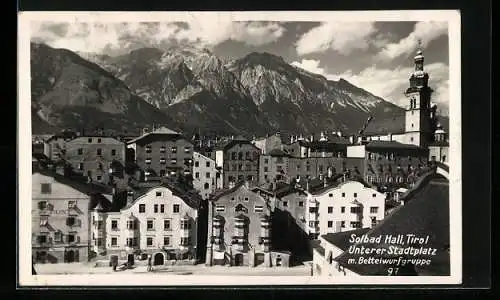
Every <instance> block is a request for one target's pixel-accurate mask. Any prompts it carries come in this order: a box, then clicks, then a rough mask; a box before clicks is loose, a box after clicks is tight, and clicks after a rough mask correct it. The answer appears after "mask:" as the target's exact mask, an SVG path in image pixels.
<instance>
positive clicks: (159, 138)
mask: <svg viewBox="0 0 500 300" xmlns="http://www.w3.org/2000/svg"><path fill="white" fill-rule="evenodd" d="M127 151H128V152H130V153H133V155H132V154H130V155H129V156H131V157H134V160H135V164H136V165H137V166H138V167H139V169H140V170H142V171H143V172H144V178H143V179H145V180H147V178H148V177H176V176H179V175H186V174H191V172H192V167H193V166H192V163H193V151H194V150H193V144H192V143H191V142H190V141H189V140H188V139H186V138H185V137H183V136H182V135H181V134H179V133H177V132H175V131H172V130H170V129H167V128H164V127H162V128H159V129H156V130H155V131H152V132H149V133H146V134H144V135H142V136H140V137H138V138H136V139H133V140H131V141H129V142H128V144H127Z"/></svg>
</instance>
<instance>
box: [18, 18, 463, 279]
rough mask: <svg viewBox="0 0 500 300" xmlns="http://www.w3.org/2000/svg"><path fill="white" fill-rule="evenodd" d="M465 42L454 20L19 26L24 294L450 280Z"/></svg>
mask: <svg viewBox="0 0 500 300" xmlns="http://www.w3.org/2000/svg"><path fill="white" fill-rule="evenodd" d="M460 42H461V40H460V13H459V12H458V11H376V12H375V11H370V12H368V11H366V12H361V11H358V12H349V11H345V12H340V11H335V12H327V11H323V12H311V11H308V12H299V11H297V12H290V11H288V12H278V11H275V12H154V13H152V12H150V13H146V12H141V13H139V12H137V13H133V12H22V13H20V14H19V46H18V49H19V50H18V51H19V73H18V76H19V83H20V84H19V98H18V103H19V112H18V113H19V116H20V118H19V120H20V122H19V127H18V128H19V149H21V150H20V151H19V162H18V163H19V168H18V169H19V199H18V216H19V218H18V219H19V227H18V228H19V230H18V232H19V236H18V253H19V256H18V276H19V277H18V279H19V286H21V287H23V286H30V287H33V286H112V285H120V286H159V287H169V286H178V285H182V286H200V285H203V286H212V285H216V286H224V285H252V286H258V285H305V284H307V285H309V284H315V285H326V286H328V285H339V284H350V285H357V284H359V285H363V284H386V285H387V284H389V285H397V284H415V285H419V284H459V283H461V281H462V266H461V261H462V211H461V207H462V202H461V201H462V198H461V119H460V116H461V112H460V107H461V94H460V88H461V83H460V76H461V75H460V72H461V66H460V47H461V46H460ZM30 142H31V144H30ZM30 161H31V163H30Z"/></svg>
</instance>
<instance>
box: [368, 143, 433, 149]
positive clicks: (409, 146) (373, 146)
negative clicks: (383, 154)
mask: <svg viewBox="0 0 500 300" xmlns="http://www.w3.org/2000/svg"><path fill="white" fill-rule="evenodd" d="M366 149H367V150H397V149H409V150H421V151H424V150H427V149H425V148H422V147H419V146H417V145H412V144H403V143H400V142H396V141H371V142H369V143H368V144H366Z"/></svg>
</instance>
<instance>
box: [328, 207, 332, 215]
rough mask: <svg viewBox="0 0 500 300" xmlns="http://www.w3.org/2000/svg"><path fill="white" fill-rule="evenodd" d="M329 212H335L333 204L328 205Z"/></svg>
mask: <svg viewBox="0 0 500 300" xmlns="http://www.w3.org/2000/svg"><path fill="white" fill-rule="evenodd" d="M328 213H329V214H332V213H333V206H328Z"/></svg>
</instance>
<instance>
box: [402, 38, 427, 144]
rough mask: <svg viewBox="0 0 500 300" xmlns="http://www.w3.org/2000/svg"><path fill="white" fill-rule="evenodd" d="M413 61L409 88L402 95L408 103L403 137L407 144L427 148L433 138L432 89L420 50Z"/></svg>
mask: <svg viewBox="0 0 500 300" xmlns="http://www.w3.org/2000/svg"><path fill="white" fill-rule="evenodd" d="M419 44H420V42H419ZM419 48H420V47H419ZM414 61H415V70H414V71H413V73H412V74H411V75H410V87H408V88H407V89H406V91H405V93H404V94H405V96H406V97H407V99H408V101H409V105H408V107H407V109H406V116H405V137H406V143H407V144H413V145H417V146H420V147H427V145H428V144H429V142H431V141H432V137H433V136H432V134H433V130H432V119H431V118H432V116H431V115H432V109H431V94H432V89H431V88H430V87H429V85H428V83H429V74H427V72H425V71H424V56H423V55H422V50H421V49H419V50H418V51H417V55H416V56H415V58H414Z"/></svg>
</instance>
